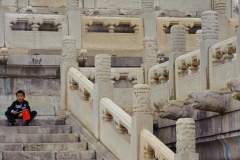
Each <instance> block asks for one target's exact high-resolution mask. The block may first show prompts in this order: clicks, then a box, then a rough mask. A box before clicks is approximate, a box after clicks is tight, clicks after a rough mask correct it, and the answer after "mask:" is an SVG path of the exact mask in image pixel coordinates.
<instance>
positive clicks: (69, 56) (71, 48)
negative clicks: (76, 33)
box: [62, 36, 77, 62]
mask: <svg viewBox="0 0 240 160" xmlns="http://www.w3.org/2000/svg"><path fill="white" fill-rule="evenodd" d="M62 42H63V46H62V61H63V62H76V58H77V50H76V39H74V38H72V37H70V36H66V37H64V38H63V41H62Z"/></svg>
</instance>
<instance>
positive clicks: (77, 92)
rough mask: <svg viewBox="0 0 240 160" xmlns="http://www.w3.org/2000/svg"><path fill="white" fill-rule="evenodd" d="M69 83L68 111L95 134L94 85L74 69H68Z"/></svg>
mask: <svg viewBox="0 0 240 160" xmlns="http://www.w3.org/2000/svg"><path fill="white" fill-rule="evenodd" d="M67 82H68V83H67V102H66V103H67V110H69V111H71V112H72V114H73V115H74V116H76V117H77V118H78V119H79V120H80V121H81V122H82V123H83V124H84V125H85V126H86V127H87V128H88V129H89V130H90V131H91V132H93V127H94V126H93V117H94V116H93V106H92V105H93V100H92V94H93V83H92V82H91V81H89V80H88V79H87V78H86V77H85V76H84V75H83V74H82V73H81V72H79V71H78V69H76V68H74V67H70V68H69V69H68V72H67ZM79 104H81V105H79Z"/></svg>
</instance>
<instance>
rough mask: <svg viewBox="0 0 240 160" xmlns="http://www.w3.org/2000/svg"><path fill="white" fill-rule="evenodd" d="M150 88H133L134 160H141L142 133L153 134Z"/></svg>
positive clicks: (132, 138)
mask: <svg viewBox="0 0 240 160" xmlns="http://www.w3.org/2000/svg"><path fill="white" fill-rule="evenodd" d="M149 92H150V86H149V85H146V84H137V85H135V86H134V87H133V117H132V135H131V149H132V151H131V153H132V158H131V159H132V160H139V159H140V158H139V144H140V132H141V130H142V129H147V130H149V131H150V132H153V116H152V115H151V109H150V99H149Z"/></svg>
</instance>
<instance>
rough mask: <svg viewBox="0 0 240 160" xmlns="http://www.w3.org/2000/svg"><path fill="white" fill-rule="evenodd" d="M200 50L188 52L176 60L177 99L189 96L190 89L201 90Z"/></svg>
mask: <svg viewBox="0 0 240 160" xmlns="http://www.w3.org/2000/svg"><path fill="white" fill-rule="evenodd" d="M199 65H200V50H196V51H194V52H190V53H186V54H184V55H182V56H180V57H178V58H177V59H176V60H175V83H176V85H175V87H176V99H177V100H181V99H186V98H188V92H189V91H200V73H199Z"/></svg>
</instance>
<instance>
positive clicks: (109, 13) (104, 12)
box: [97, 9, 119, 16]
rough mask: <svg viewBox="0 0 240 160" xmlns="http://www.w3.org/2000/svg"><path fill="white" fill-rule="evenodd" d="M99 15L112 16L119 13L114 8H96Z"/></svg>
mask: <svg viewBox="0 0 240 160" xmlns="http://www.w3.org/2000/svg"><path fill="white" fill-rule="evenodd" d="M97 11H98V12H99V15H102V16H113V15H119V10H116V9H98V10H97Z"/></svg>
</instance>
